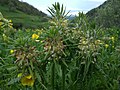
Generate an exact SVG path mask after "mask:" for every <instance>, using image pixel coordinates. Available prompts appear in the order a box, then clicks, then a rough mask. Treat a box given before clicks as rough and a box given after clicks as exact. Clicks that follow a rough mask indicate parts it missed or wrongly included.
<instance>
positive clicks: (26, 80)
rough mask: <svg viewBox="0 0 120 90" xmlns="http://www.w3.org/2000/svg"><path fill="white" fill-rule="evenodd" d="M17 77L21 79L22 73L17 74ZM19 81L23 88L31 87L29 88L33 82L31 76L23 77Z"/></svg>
mask: <svg viewBox="0 0 120 90" xmlns="http://www.w3.org/2000/svg"><path fill="white" fill-rule="evenodd" d="M18 77H22V73H19V74H18ZM20 81H21V84H22V85H23V86H31V87H32V86H33V85H34V82H35V80H34V79H33V78H32V76H31V75H26V76H23V77H22V78H21V80H20Z"/></svg>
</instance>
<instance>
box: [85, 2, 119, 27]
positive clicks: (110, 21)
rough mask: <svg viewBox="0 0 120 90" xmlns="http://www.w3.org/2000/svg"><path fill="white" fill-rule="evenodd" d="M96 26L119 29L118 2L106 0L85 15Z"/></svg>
mask: <svg viewBox="0 0 120 90" xmlns="http://www.w3.org/2000/svg"><path fill="white" fill-rule="evenodd" d="M87 16H89V18H90V20H95V22H96V24H97V25H98V26H102V27H106V28H110V27H117V28H120V0H107V1H105V2H104V3H103V4H102V5H100V6H99V7H97V8H95V9H92V10H90V11H89V12H88V13H87Z"/></svg>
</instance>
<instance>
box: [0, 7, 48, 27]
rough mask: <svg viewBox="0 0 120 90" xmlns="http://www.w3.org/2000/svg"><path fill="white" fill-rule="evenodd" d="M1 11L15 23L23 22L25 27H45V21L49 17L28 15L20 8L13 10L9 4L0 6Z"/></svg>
mask: <svg viewBox="0 0 120 90" xmlns="http://www.w3.org/2000/svg"><path fill="white" fill-rule="evenodd" d="M0 12H1V13H2V14H3V16H4V17H5V18H7V19H9V20H12V21H13V23H21V24H22V25H23V27H25V28H28V27H29V28H43V27H44V26H45V25H46V24H47V22H46V21H44V20H45V19H46V18H47V17H41V16H33V15H28V14H25V13H23V12H21V11H18V10H15V11H14V12H11V11H9V8H8V7H7V6H0Z"/></svg>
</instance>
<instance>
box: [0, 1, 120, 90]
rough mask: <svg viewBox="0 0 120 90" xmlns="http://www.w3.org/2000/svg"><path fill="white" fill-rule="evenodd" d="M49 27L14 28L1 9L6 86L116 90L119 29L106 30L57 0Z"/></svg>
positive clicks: (1, 84) (0, 84)
mask: <svg viewBox="0 0 120 90" xmlns="http://www.w3.org/2000/svg"><path fill="white" fill-rule="evenodd" d="M47 10H48V12H49V13H50V14H51V17H50V20H49V24H50V26H49V28H47V27H44V29H35V30H31V29H23V30H22V29H18V30H16V29H14V28H13V27H12V26H13V23H12V20H7V19H5V18H4V17H3V16H2V14H1V13H0V89H1V90H117V89H118V88H119V86H120V85H119V82H120V78H119V77H120V76H119V75H120V70H119V69H120V60H119V58H120V54H119V53H120V41H119V38H120V30H119V29H116V28H112V29H110V28H108V29H105V28H101V27H98V26H97V25H95V23H94V22H89V20H88V17H87V16H86V15H85V14H83V13H80V12H79V13H78V16H76V17H75V18H74V20H72V21H70V20H69V19H68V13H69V12H66V8H65V7H64V6H63V4H62V5H60V4H59V3H58V2H57V3H55V4H52V7H48V9H47Z"/></svg>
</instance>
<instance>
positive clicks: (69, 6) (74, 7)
mask: <svg viewBox="0 0 120 90" xmlns="http://www.w3.org/2000/svg"><path fill="white" fill-rule="evenodd" d="M19 1H23V2H27V3H29V4H30V5H32V6H34V7H35V8H37V9H38V10H40V11H42V12H44V13H46V14H49V13H48V11H47V10H46V9H48V7H52V4H54V3H55V2H59V3H60V4H63V5H64V6H65V7H66V10H67V11H69V10H70V13H69V14H72V15H76V14H78V12H84V13H86V12H88V11H89V10H91V9H93V8H96V7H98V6H99V5H101V4H102V3H103V2H105V1H106V0H19Z"/></svg>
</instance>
